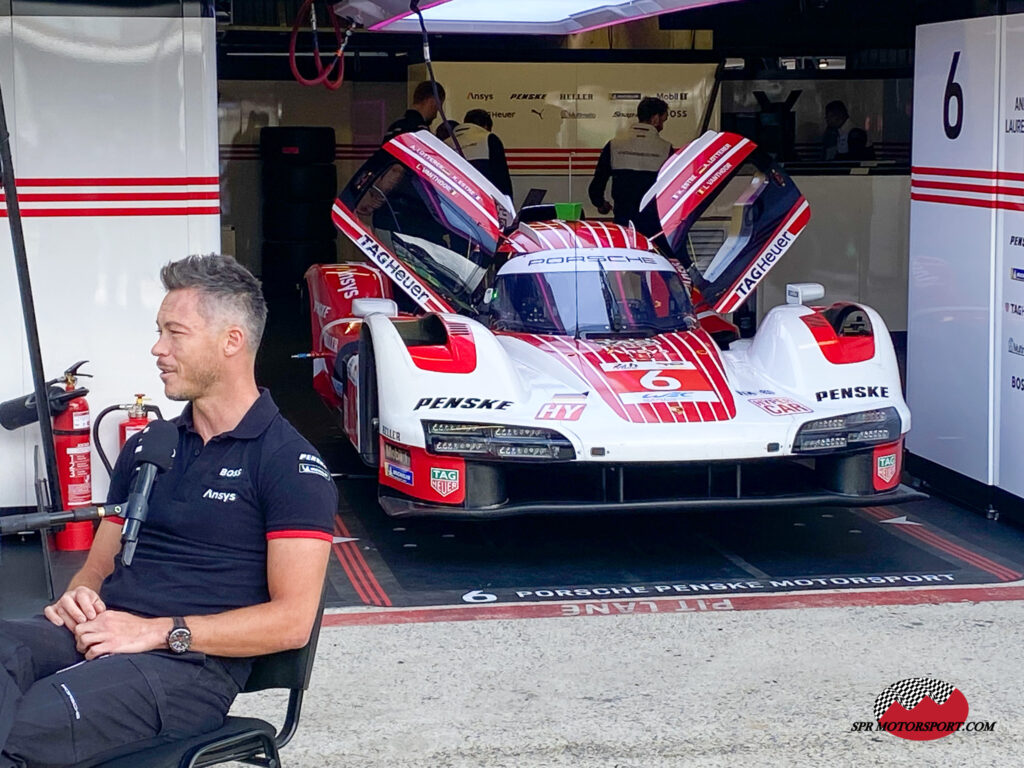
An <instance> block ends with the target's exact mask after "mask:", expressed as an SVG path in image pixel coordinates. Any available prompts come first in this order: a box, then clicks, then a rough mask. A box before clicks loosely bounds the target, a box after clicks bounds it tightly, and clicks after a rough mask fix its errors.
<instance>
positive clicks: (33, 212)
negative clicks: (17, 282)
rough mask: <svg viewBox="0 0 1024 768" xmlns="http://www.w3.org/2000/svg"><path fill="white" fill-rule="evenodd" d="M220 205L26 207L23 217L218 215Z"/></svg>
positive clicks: (1, 213) (4, 212)
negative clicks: (175, 206) (207, 206)
mask: <svg viewBox="0 0 1024 768" xmlns="http://www.w3.org/2000/svg"><path fill="white" fill-rule="evenodd" d="M219 215H220V206H213V207H210V208H206V207H203V208H200V207H197V206H195V207H194V206H189V207H185V208H26V209H23V210H22V211H21V216H22V218H24V219H28V218H54V217H58V216H219ZM0 218H4V219H5V218H7V210H6V209H3V210H0Z"/></svg>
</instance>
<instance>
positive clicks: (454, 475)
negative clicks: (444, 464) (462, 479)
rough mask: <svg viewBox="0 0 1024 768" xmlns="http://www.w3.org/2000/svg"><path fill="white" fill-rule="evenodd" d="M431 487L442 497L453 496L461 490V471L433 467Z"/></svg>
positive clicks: (431, 469)
mask: <svg viewBox="0 0 1024 768" xmlns="http://www.w3.org/2000/svg"><path fill="white" fill-rule="evenodd" d="M430 487H431V488H433V489H434V490H435V491H437V493H438V495H440V496H451V495H452V494H453V493H455V492H456V491H457V490H459V470H457V469H439V468H438V467H431V468H430Z"/></svg>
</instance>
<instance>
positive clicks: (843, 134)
mask: <svg viewBox="0 0 1024 768" xmlns="http://www.w3.org/2000/svg"><path fill="white" fill-rule="evenodd" d="M851 128H853V123H851V122H850V113H849V112H848V111H847V110H846V105H845V104H844V103H843V102H841V101H830V102H829V103H828V104H826V105H825V132H824V133H823V134H822V135H821V155H822V157H823V158H824V159H825V160H842V159H844V158H843V157H839V155H843V156H844V157H845V156H846V155H848V154H849V153H850V129H851ZM865 138H867V136H866V135H865ZM865 143H866V142H865Z"/></svg>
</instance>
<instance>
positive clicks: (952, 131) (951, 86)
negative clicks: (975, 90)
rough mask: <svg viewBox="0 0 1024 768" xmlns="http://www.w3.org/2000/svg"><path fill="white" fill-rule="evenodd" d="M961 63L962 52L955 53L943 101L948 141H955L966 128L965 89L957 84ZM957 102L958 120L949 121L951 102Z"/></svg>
mask: <svg viewBox="0 0 1024 768" xmlns="http://www.w3.org/2000/svg"><path fill="white" fill-rule="evenodd" d="M959 63H960V51H953V62H952V63H951V64H950V65H949V77H948V78H946V93H945V98H944V99H943V101H942V128H943V130H945V132H946V138H947V139H955V138H956V137H957V136H959V135H960V131H961V129H962V128H963V127H964V89H963V88H961V87H960V83H958V82H955V80H954V78H955V77H956V65H957V64H959ZM954 101H955V102H956V120H955V121H954V122H952V123H951V122H950V121H949V108H950V106H951V102H954Z"/></svg>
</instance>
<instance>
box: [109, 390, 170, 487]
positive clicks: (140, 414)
mask: <svg viewBox="0 0 1024 768" xmlns="http://www.w3.org/2000/svg"><path fill="white" fill-rule="evenodd" d="M147 399H148V398H147V397H146V396H145V395H144V394H142V393H136V394H135V402H133V403H121V404H119V405H111V406H108V407H106V408H104V409H103V410H102V411H100V412H99V415H98V416H96V420H95V422H94V423H93V428H92V436H93V442H95V443H96V453H97V454H98V455H99V457H100V461H102V462H103V466H104V468H105V469H106V470H107V474H108V475H110V474H113V472H114V468H113V466H111V464H110V461H109V460H108V459H107V454H106V451H104V450H103V444H102V443H101V442H100V424H101V423H102V421H103V418H104V417H105V416H106V415H107V414H108V413H112V412H114V411H128V418H127V419H125V420H124V421H122V422H121V423H120V424H118V425H117V450H118V452H120V450H121V449H122V448H124V444H125V443H126V442H128V439H129V438H130V437H131V436H132V435H134V434H135V433H136V432H141V431H142V430H144V429H145V428H146V425H147V424H149V414H151V413H152V414H154V415H156V417H157V418H158V419H162V418H163V417H164V415H163V414H162V413H161V412H160V409H159V408H158V407H157V406H155V405H149V404H148V403H147V402H146V400H147Z"/></svg>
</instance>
